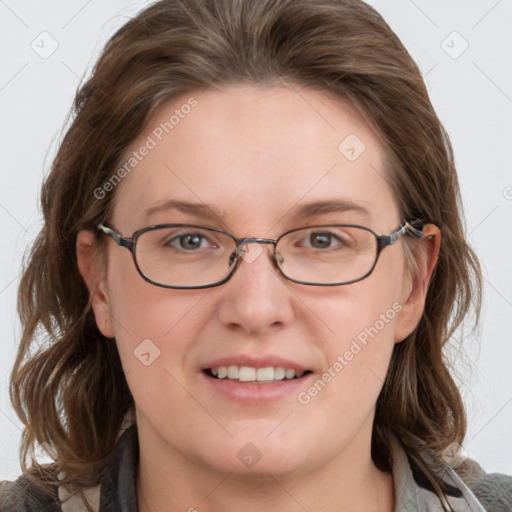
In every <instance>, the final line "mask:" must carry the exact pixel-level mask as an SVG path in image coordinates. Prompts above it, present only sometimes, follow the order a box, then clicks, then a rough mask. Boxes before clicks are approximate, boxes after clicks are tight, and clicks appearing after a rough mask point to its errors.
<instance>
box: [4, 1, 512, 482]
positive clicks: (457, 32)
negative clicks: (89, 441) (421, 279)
mask: <svg viewBox="0 0 512 512" xmlns="http://www.w3.org/2000/svg"><path fill="white" fill-rule="evenodd" d="M370 3H371V4H372V5H373V6H374V7H376V8H377V10H378V11H379V12H380V13H381V14H382V15H383V16H384V18H385V19H386V20H387V22H388V23H389V24H390V26H391V27H392V28H393V29H394V30H395V31H396V32H397V34H398V35H399V37H400V38H401V40H402V41H403V43H404V44H405V46H406V47H407V48H408V50H409V52H410V53H411V55H412V56H413V57H414V59H415V60H416V61H417V62H418V64H419V66H420V69H421V70H422V73H423V76H424V78H425V81H426V83H427V87H428V89H429V93H430V95H431V99H432V102H433V104H434V107H435V108H436V110H437V112H438V115H439V117H440V119H441V121H442V122H443V123H444V125H445V127H446V128H447V130H448V133H449V134H450V136H451V140H452V143H453V146H454V150H455V156H456V162H457V166H458V171H459V177H460V183H461V189H462V195H463V201H464V206H465V211H466V219H467V236H468V238H469V240H470V242H471V244H472V245H473V247H474V248H475V250H476V251H477V253H478V255H479V257H480V259H481V261H482V264H483V267H484V277H485V281H484V306H483V314H482V321H481V327H480V329H479V330H478V331H476V332H473V333H468V332H460V333H459V337H462V340H463V342H462V344H461V345H460V346H461V347H462V349H463V351H461V350H459V349H458V348H457V347H458V346H459V345H458V344H457V343H455V344H454V346H455V348H454V349H453V350H451V351H450V353H449V354H448V355H449V357H450V360H451V361H452V362H453V364H454V365H455V369H456V373H457V380H458V382H459V383H460V385H461V388H462V392H463V395H464V398H465V401H466V405H467V410H468V418H469V430H468V436H467V439H466V441H465V444H464V449H465V450H466V451H467V452H468V454H469V456H471V457H472V458H475V459H477V460H478V461H479V462H480V463H481V464H482V465H483V466H484V467H485V468H486V469H487V470H488V471H490V472H493V471H499V472H504V473H508V474H512V436H511V433H512V384H511V382H512V379H511V373H512V369H511V363H512V336H511V332H512V329H511V323H510V322H511V318H512V263H511V261H512V229H511V224H512V223H511V220H512V165H511V163H512V157H511V152H510V148H511V146H512V65H511V64H512V63H511V54H512V53H511V50H512V31H511V30H510V26H511V25H512V2H511V1H510V0H499V1H497V0H478V1H476V0H474V1H468V0H457V1H455V0H448V1H446V0H429V1H426V0H414V1H413V0H393V1H390V0H388V1H385V0H373V1H371V2H370ZM145 5H147V2H146V3H145V2H129V1H122V0H113V1H112V0H111V1H109V2H102V1H100V0H88V1H87V0H70V1H67V2H62V1H56V0H53V1H45V2H36V1H35V0H33V1H26V0H0V51H1V62H2V65H1V67H0V112H1V114H0V126H1V137H0V144H1V146H0V158H1V160H0V162H1V172H0V177H1V187H0V235H1V236H0V246H1V249H2V254H1V260H0V261H1V265H0V315H1V322H0V329H1V331H0V342H1V352H0V480H2V479H13V478H15V477H16V476H17V475H18V474H19V473H20V466H19V455H18V450H19V443H20V438H21V423H20V421H19V419H18V418H17V416H16V414H15V413H14V411H13V410H12V408H11V406H10V403H9V398H8V391H7V387H8V379H9V373H10V370H11V367H12V364H13V361H14V356H15V350H16V346H17V343H18V340H19V338H20V326H19V322H18V318H17V315H16V292H17V286H18V282H19V277H20V269H21V260H22V256H23V253H24V251H26V250H27V248H28V247H29V245H30V243H31V241H32V240H33V239H34V237H35V235H36V233H37V232H38V230H39V229H40V226H41V213H40V209H39V203H38V201H39V198H38V196H39V190H40V186H41V182H42V178H43V176H44V175H45V173H46V172H47V171H48V169H49V167H50V163H51V160H52V157H53V155H54V154H55V148H56V143H57V142H58V138H59V136H60V130H61V127H62V126H63V124H64V121H65V119H66V115H67V113H68V111H69V108H70V106H71V103H72V100H73V97H74V94H75V91H76V89H77V87H78V85H79V84H80V82H81V80H82V78H83V77H84V76H86V74H87V71H88V70H90V67H91V64H92V63H94V61H95V60H96V58H97V56H98V53H99V51H100V50H101V48H102V46H103V45H104V43H105V42H106V41H107V39H108V38H109V36H111V35H112V34H113V32H114V31H115V30H116V29H117V28H119V27H120V26H121V25H122V24H123V23H125V22H126V21H127V20H128V19H129V18H130V17H133V16H134V15H135V14H136V13H137V12H138V10H140V9H141V8H142V7H144V6H145ZM463 352H464V353H463Z"/></svg>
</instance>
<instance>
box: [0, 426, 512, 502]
mask: <svg viewBox="0 0 512 512" xmlns="http://www.w3.org/2000/svg"><path fill="white" fill-rule="evenodd" d="M391 452H392V459H393V466H392V472H393V481H394V486H395V497H396V506H395V512H444V509H443V507H442V505H441V501H440V499H439V497H438V496H437V495H436V494H435V493H434V492H433V491H432V490H429V485H427V484H426V483H425V481H424V479H422V478H421V474H418V471H414V470H413V469H412V468H411V465H410V463H409V460H408V457H407V455H406V453H405V451H404V449H403V448H402V446H401V444H400V443H399V441H397V440H393V442H392V445H391ZM138 460H139V446H138V438H137V430H136V428H135V427H134V426H132V427H130V428H128V429H127V430H126V431H125V432H124V433H123V435H122V436H121V437H120V439H119V441H118V443H117V446H116V449H115V451H114V452H113V453H112V456H111V458H110V461H109V463H108V464H107V466H106V468H105V471H104V472H103V476H102V478H101V483H100V485H99V486H97V487H94V488H91V489H88V490H87V491H86V492H85V496H86V499H87V501H88V503H89V505H90V507H91V508H92V510H95V511H97V512H137V510H138V508H137V491H136V489H137V486H136V477H137V466H138ZM464 467H465V476H464V480H465V481H466V483H464V481H463V480H462V479H461V477H460V476H459V475H458V474H457V473H456V472H455V471H454V470H453V469H452V468H450V467H446V468H445V471H444V472H443V480H444V481H445V482H446V484H447V487H448V489H449V491H448V492H446V493H444V499H446V500H447V502H448V503H449V505H450V506H451V508H452V510H453V512H512V477H509V476H505V475H500V474H492V475H487V474H485V472H484V471H483V470H482V469H481V468H480V466H479V465H478V464H477V463H475V462H471V461H470V462H469V463H466V464H465V465H464ZM450 489H451V491H450ZM85 510H87V508H86V507H85V504H84V503H83V500H82V498H81V497H80V496H78V495H76V494H75V495H73V493H72V492H71V491H70V490H69V489H66V488H64V486H60V487H59V488H58V493H56V495H55V496H45V495H43V493H42V492H41V491H40V490H39V489H38V488H37V487H36V486H35V485H34V484H33V483H32V482H31V481H30V479H29V478H28V477H27V476H26V475H22V476H20V477H19V478H18V479H17V480H16V481H15V482H1V483H0V512H43V511H44V512H82V511H85ZM311 512H313V511H311Z"/></svg>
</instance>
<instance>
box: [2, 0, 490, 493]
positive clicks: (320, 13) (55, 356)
mask: <svg viewBox="0 0 512 512" xmlns="http://www.w3.org/2000/svg"><path fill="white" fill-rule="evenodd" d="M237 83H250V84H257V85H263V86H265V85H275V84H285V85H286V84H296V85H300V86H305V87H310V88H313V89H315V90H319V91H324V92H325V93H328V94H330V95H332V96H333V97H335V98H342V99H345V100H348V101H349V102H351V104H352V105H354V106H355V107H356V108H357V109H358V110H359V112H361V114H362V115H363V116H364V117H365V119H366V120H367V121H368V123H369V124H370V126H371V127H372V129H373V130H375V133H376V134H377V136H378V137H379V140H380V141H381V143H382V144H383V147H384V148H385V151H386V155H387V163H388V167H389V173H388V174H389V177H390V180H391V182H392V185H393V188H394V191H395V194H396V200H397V201H398V205H399V208H400V213H401V215H402V218H407V219H411V218H412V219H416V218H419V219H422V220H424V221H425V222H431V223H433V224H435V225H437V226H438V227H439V228H440V230H441V233H442V243H441V249H440V256H439V261H438V264H437V267H436V269H435V271H434V274H433V276H432V279H431V283H430V287H429V290H428V294H427V298H426V304H425V310H424V314H423V317H422V319H421V321H420V322H419V325H418V326H417V328H416V329H415V330H414V332H413V333H412V334H411V335H410V336H409V337H408V338H407V339H406V340H404V341H403V342H402V343H399V344H397V345H396V347H395V349H394V353H393V356H392V360H391V366H390V368H389V372H388V375H387V378H386V381H385V384H384V387H383V389H382V392H381V394H380V396H379V398H378V402H377V409H376V416H375V421H374V430H373V440H372V455H373V458H374V461H375V463H376V464H377V465H378V466H379V467H380V468H382V469H386V468H388V469H389V460H388V455H389V454H388V446H389V437H390V435H391V433H396V434H397V435H398V436H399V437H400V439H401V440H402V442H403V443H404V445H405V447H406V448H407V451H408V453H409V454H410V456H411V457H412V458H417V457H419V456H420V453H421V452H422V450H425V449H429V450H430V451H431V452H432V453H433V454H434V455H435V456H434V461H435V460H436V458H437V459H439V458H440V454H441V452H442V450H443V449H444V448H445V447H446V446H447V445H449V444H450V443H451V442H453V441H456V442H458V443H460V444H462V440H463V438H464V435H465V431H466V419H465V412H464V407H463V403H462V400H461V396H460V393H459V390H458V388H457V386H456V384H455V382H454V380H453V379H452V377H451V375H450V372H449V369H448V367H447V363H446V362H445V360H444V355H443V347H444V345H445V344H446V342H447V341H448V340H449V339H450V337H451V336H452V334H453V333H454V331H455V329H457V327H459V325H460V324H461V322H462V321H463V319H464V318H465V316H466V314H467V313H468V312H469V311H470V310H471V309H472V306H474V310H475V312H476V318H478V314H479V309H480V301H481V273H480V267H479V264H478V261H477V258H476V256H475V254H474V252H473V251H472V249H471V248H470V247H469V246H468V244H467V242H466V239H465V235H464V226H463V221H462V207H461V201H460V195H459V186H458V181H457V175H456V170H455V165H454V158H453V153H452V148H451V144H450V141H449V137H448V135H447V134H446V132H445V130H444V128H443V126H442V124H441V122H440V121H439V119H438V117H437V115H436V113H435V112H434V109H433V107H432V104H431V102H430V100H429V96H428V93H427V90H426V87H425V84H424V82H423V79H422V76H421V73H420V71H419V69H418V67H417V65H416V64H415V62H414V61H413V59H412V58H411V56H410V55H409V53H408V52H407V50H406V49H405V48H404V46H403V45H402V43H401V42H400V40H399V39H398V37H397V36H396V35H395V34H394V32H393V31H392V30H391V29H390V28H389V26H388V25H387V24H386V22H385V21H384V20H383V19H382V17H381V16H380V15H379V14H378V13H377V12H376V11H375V10H374V9H373V8H372V7H370V6H369V5H367V4H365V3H363V2H361V1H359V0H279V1H276V0H180V1H177V0H162V1H159V2H158V3H156V4H154V5H151V6H150V7H148V8H147V9H145V10H144V11H142V12H141V13H140V14H138V15H137V16H136V17H135V18H133V19H131V20H130V21H128V22H127V23H126V24H125V25H124V26H123V27H121V28H120V29H119V30H118V31H117V33H116V34H115V35H114V36H113V37H112V38H111V39H110V40H109V42H108V43H107V45H106V47H105V48H104V51H103V53H102V54H101V56H100V58H99V60H98V62H97V63H96V65H95V67H94V69H93V71H92V74H91V76H90V78H88V80H87V81H86V82H85V83H84V84H83V85H82V86H81V87H80V89H79V90H78V92H77V95H76V99H75V102H74V109H73V114H72V120H71V123H70V126H69V128H68V129H67V131H66V133H65V136H64V137H63V139H62V142H61V144H60V148H59V151H58V153H57V155H56V158H55V160H54V162H53V164H52V167H51V170H50V172H49V174H48V176H47V178H46V179H45V182H44V184H43V188H42V195H41V207H42V213H43V216H44V225H43V227H42V229H41V231H40V233H39V235H38V237H37V239H36V241H35V243H34V245H33V247H32V248H31V251H30V253H28V254H27V256H26V259H25V262H24V272H23V276H22V279H21V284H20V288H19V295H18V311H19V315H20V318H21V322H22V326H23V333H22V338H21V342H20V345H19V350H18V354H17V358H16V361H15V365H14V369H13V371H12V378H11V388H10V391H11V399H12V402H13V404H14V408H15V410H16V412H17V414H18V415H19V417H20V418H21V421H22V422H23V424H24V427H25V428H24V434H23V440H22V448H21V463H22V468H23V470H24V471H26V472H28V473H31V474H37V475H40V476H41V475H44V474H45V473H44V472H45V467H43V466H42V465H39V464H38V463H37V462H36V461H34V460H32V461H29V463H27V461H26V459H27V454H28V453H30V450H31V448H32V447H33V445H34V444H37V443H48V445H49V446H51V447H52V448H53V450H55V452H56V453H57V454H58V457H57V459H56V462H55V464H54V465H53V466H54V467H55V468H56V469H57V471H65V473H66V476H65V478H64V482H67V483H70V484H74V485H76V486H78V487H79V488H85V487H88V486H92V485H97V484H98V482H99V479H100V476H101V471H102V469H103V468H104V466H105V464H106V461H107V459H108V456H109V455H110V453H111V452H112V451H113V448H114V445H115V443H116V440H117V439H118V437H119V434H120V432H121V431H122V428H123V420H124V419H125V418H130V413H133V410H134V402H133V398H132V396H131V393H130V390H129V389H128V386H127V383H126V380H125V377H124V373H123V369H122V366H121V362H120V359H119V355H118V351H117V347H116V345H115V340H113V339H107V338H105V337H104V336H103V335H102V334H101V333H100V331H99V330H98V328H97V326H96V323H95V319H94V316H93V313H92V309H91V300H90V296H89V292H88V289H87V287H86V285H85V283H84V281H83V279H82V277H81V275H80V273H79V271H78V267H77V260H76V248H75V244H76V238H77V234H78V232H79V231H80V230H83V229H90V230H93V231H95V228H96V225H97V224H98V223H99V222H103V221H105V220H107V219H108V218H109V216H110V215H111V213H112V208H113V200H114V198H115V191H112V192H109V193H107V194H105V197H104V198H102V199H98V197H97V195H98V194H97V193H96V194H95V190H97V189H98V187H101V186H102V185H103V184H104V183H106V182H107V181H108V180H109V178H110V177H111V176H112V175H113V174H114V172H115V171H116V169H117V167H118V166H119V165H120V162H122V158H123V156H124V154H125V152H126V151H127V148H128V147H129V145H130V144H131V143H132V142H133V141H134V139H135V138H136V137H137V136H138V135H139V134H140V133H141V131H142V129H143V128H144V127H145V125H146V124H147V123H148V121H149V120H150V118H151V117H152V116H153V115H154V114H155V112H156V111H157V109H158V108H159V107H160V106H162V105H163V103H164V102H166V101H168V100H169V99H170V98H173V97H175V96H177V95H179V94H183V93H184V92H187V91H188V92H191V91H193V90H198V89H204V88H209V87H220V86H223V85H229V84H237ZM103 243H104V242H103V238H102V237H99V238H98V244H99V245H100V247H101V246H102V244H103ZM407 250H408V249H407V247H406V251H407ZM411 251H412V252H411ZM409 252H410V254H413V252H414V247H413V246H411V247H410V248H409ZM100 256H101V255H100ZM409 259H410V258H409Z"/></svg>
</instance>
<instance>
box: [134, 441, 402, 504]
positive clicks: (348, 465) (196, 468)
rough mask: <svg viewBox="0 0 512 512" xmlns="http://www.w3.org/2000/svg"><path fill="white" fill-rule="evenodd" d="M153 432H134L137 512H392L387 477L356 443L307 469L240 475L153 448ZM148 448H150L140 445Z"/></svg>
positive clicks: (164, 448) (390, 485)
mask: <svg viewBox="0 0 512 512" xmlns="http://www.w3.org/2000/svg"><path fill="white" fill-rule="evenodd" d="M141 434H142V435H141ZM154 435H155V433H148V432H145V433H141V432H139V440H140V442H141V450H140V462H139V468H138V477H137V495H138V501H139V511H140V512H164V511H165V512H167V511H169V510H183V511H187V512H221V511H222V512H235V511H238V510H244V511H246V512H260V511H261V510H265V511H267V512H286V511H296V510H323V511H325V512H349V511H350V512H363V511H364V512H377V511H378V512H392V511H393V508H394V491H393V480H392V477H391V475H390V474H388V473H383V472H381V471H379V470H378V469H377V468H376V467H375V465H374V464H373V462H372V460H371V457H370V453H369V450H366V451H365V452H362V451H361V450H360V447H359V446H354V447H350V448H347V450H345V452H344V453H343V454H341V456H339V457H336V458H335V459H333V460H331V461H329V463H328V464H324V465H322V467H317V468H314V470H310V471H309V472H308V473H299V471H296V472H294V473H293V474H289V473H288V474H283V475H279V474H271V473H270V472H267V471H261V472H259V473H256V472H251V473H246V474H240V473H236V472H234V471H229V470H226V471H221V470H219V469H218V468H212V467H205V465H202V464H200V463H197V462H194V461H192V460H191V458H190V457H183V455H182V454H180V453H177V452H176V451H173V450H170V449H169V447H168V445H166V443H165V442H163V440H160V446H158V444H155V443H154V441H155V440H156V439H155V438H154V437H153V436H154ZM156 437H158V436H156ZM150 439H151V442H149V440H150ZM149 446H152V448H153V449H150V450H148V449H146V447H149ZM362 453H365V455H366V456H365V457H363V456H362Z"/></svg>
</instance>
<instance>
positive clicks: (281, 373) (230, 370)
mask: <svg viewBox="0 0 512 512" xmlns="http://www.w3.org/2000/svg"><path fill="white" fill-rule="evenodd" d="M210 370H211V372H212V374H213V375H215V376H216V377H218V378H219V379H226V378H228V379H233V380H238V381H240V382H255V381H257V382H270V381H277V380H283V379H285V378H286V379H288V380H289V379H293V378H299V377H302V376H303V375H304V372H296V371H295V370H293V369H291V368H283V367H282V366H269V367H267V368H253V367H251V366H235V365H231V366H218V367H214V368H210Z"/></svg>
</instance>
